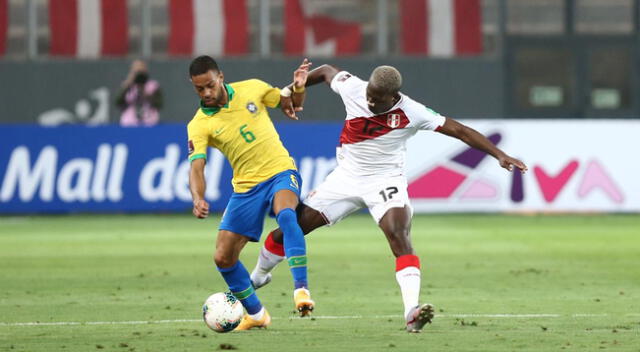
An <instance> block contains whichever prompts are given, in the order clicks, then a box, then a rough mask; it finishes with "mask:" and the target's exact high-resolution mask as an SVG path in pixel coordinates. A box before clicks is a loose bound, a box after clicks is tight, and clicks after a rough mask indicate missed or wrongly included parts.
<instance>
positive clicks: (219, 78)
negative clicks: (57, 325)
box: [218, 71, 224, 84]
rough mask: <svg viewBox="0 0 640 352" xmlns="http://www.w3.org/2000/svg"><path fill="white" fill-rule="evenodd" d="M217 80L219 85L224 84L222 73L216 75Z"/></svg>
mask: <svg viewBox="0 0 640 352" xmlns="http://www.w3.org/2000/svg"><path fill="white" fill-rule="evenodd" d="M218 80H220V84H222V83H224V73H222V71H220V72H219V73H218Z"/></svg>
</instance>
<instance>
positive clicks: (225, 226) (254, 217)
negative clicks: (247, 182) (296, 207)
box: [219, 170, 302, 242]
mask: <svg viewBox="0 0 640 352" xmlns="http://www.w3.org/2000/svg"><path fill="white" fill-rule="evenodd" d="M301 185H302V181H301V180H300V175H299V174H298V172H297V171H295V170H287V171H283V172H281V173H279V174H277V175H275V176H273V177H271V178H270V179H268V180H266V181H264V182H262V183H259V184H257V185H256V186H255V187H253V188H252V189H251V190H249V191H248V192H245V193H235V192H234V193H233V194H232V195H231V199H229V203H228V204H227V208H226V209H225V211H224V214H223V215H222V222H220V227H219V229H220V230H227V231H231V232H234V233H237V234H240V235H243V236H246V237H248V238H249V241H252V242H258V241H260V236H261V235H262V230H263V228H264V217H265V215H266V214H267V212H269V215H270V216H272V217H273V216H274V214H273V209H272V202H273V197H274V196H275V194H276V192H278V191H281V190H283V189H288V190H290V191H292V192H294V193H295V194H297V195H298V198H300V186H301Z"/></svg>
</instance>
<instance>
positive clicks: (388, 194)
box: [378, 187, 398, 202]
mask: <svg viewBox="0 0 640 352" xmlns="http://www.w3.org/2000/svg"><path fill="white" fill-rule="evenodd" d="M396 193H398V187H387V188H385V189H383V190H382V191H380V193H378V194H380V195H381V196H382V200H383V201H385V202H386V201H387V200H389V199H392V198H393V195H394V194H396Z"/></svg>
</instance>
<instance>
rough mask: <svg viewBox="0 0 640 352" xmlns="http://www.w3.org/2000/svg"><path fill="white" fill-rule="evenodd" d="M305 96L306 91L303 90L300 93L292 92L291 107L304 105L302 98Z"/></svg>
mask: <svg viewBox="0 0 640 352" xmlns="http://www.w3.org/2000/svg"><path fill="white" fill-rule="evenodd" d="M306 96H307V93H306V92H304V91H303V92H302V93H296V92H293V93H292V94H291V101H292V102H293V107H294V108H298V107H302V106H303V105H304V98H305V97H306Z"/></svg>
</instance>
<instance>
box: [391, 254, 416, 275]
mask: <svg viewBox="0 0 640 352" xmlns="http://www.w3.org/2000/svg"><path fill="white" fill-rule="evenodd" d="M410 266H414V267H416V268H418V269H420V258H418V256H417V255H413V254H405V255H401V256H399V257H398V258H396V272H398V271H400V270H402V269H404V268H408V267H410Z"/></svg>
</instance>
